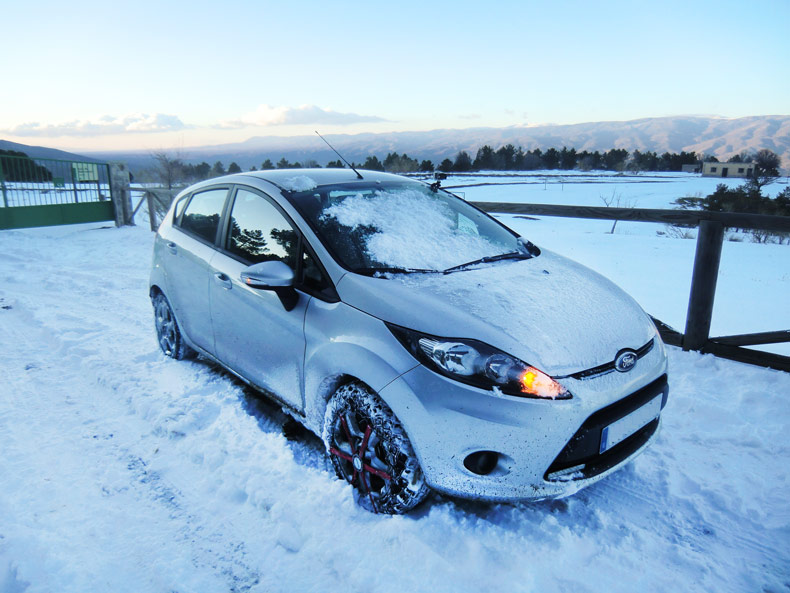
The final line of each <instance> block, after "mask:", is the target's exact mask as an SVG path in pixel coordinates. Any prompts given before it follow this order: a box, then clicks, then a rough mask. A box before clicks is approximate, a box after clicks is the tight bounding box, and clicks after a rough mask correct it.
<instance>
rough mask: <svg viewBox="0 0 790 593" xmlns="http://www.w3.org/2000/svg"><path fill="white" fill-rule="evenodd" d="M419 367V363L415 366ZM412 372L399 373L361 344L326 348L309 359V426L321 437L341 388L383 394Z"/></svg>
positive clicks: (399, 371)
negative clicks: (326, 416)
mask: <svg viewBox="0 0 790 593" xmlns="http://www.w3.org/2000/svg"><path fill="white" fill-rule="evenodd" d="M417 364H418V363H417V362H416V361H415V363H414V366H416V365H417ZM409 368H413V366H410V367H408V368H405V369H401V370H399V369H398V368H396V367H394V366H393V365H392V364H390V363H389V362H388V361H386V360H385V359H384V358H382V357H381V356H379V355H377V354H375V353H373V352H372V351H370V350H369V349H367V348H364V347H362V346H360V345H358V344H354V343H350V342H341V343H337V342H335V343H330V344H326V345H325V346H323V347H322V348H319V349H318V350H317V351H315V352H314V353H313V354H312V355H311V356H308V357H306V358H305V367H304V369H305V370H304V389H305V424H306V425H307V427H308V428H309V429H310V430H312V431H313V432H315V433H316V434H318V435H320V434H321V432H322V431H323V424H324V414H325V412H326V406H327V403H328V401H329V399H330V398H331V397H332V395H334V393H335V392H336V391H337V390H338V389H339V388H340V387H342V386H343V385H346V384H348V383H360V384H362V385H364V386H365V387H367V388H368V389H370V390H371V391H373V392H374V393H376V394H380V391H381V390H382V389H383V388H384V387H385V386H386V385H388V384H389V383H391V382H392V381H394V380H395V379H397V378H398V377H399V376H400V375H402V374H403V373H404V372H406V371H408V370H409ZM379 397H381V396H380V395H379ZM382 399H384V398H382ZM385 403H386V401H385ZM388 405H389V404H388Z"/></svg>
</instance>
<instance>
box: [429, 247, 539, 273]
mask: <svg viewBox="0 0 790 593" xmlns="http://www.w3.org/2000/svg"><path fill="white" fill-rule="evenodd" d="M532 257H534V256H532V255H531V254H529V253H524V252H523V251H508V252H507V253H500V254H499V255H487V256H485V257H481V258H480V259H475V260H472V261H468V262H466V263H465V264H459V265H457V266H453V267H452V268H447V269H446V270H443V271H442V273H443V274H449V273H451V272H457V271H458V270H463V269H464V268H468V267H469V266H474V265H477V264H487V263H489V262H494V261H501V260H503V259H532Z"/></svg>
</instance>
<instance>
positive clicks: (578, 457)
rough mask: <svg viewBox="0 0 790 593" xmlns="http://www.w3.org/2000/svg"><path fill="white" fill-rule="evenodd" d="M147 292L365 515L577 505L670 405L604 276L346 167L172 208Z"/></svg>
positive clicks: (190, 347)
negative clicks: (545, 501)
mask: <svg viewBox="0 0 790 593" xmlns="http://www.w3.org/2000/svg"><path fill="white" fill-rule="evenodd" d="M150 295H151V299H152V301H153V305H154V311H155V322H156V332H157V337H158V340H159V344H160V346H161V348H162V350H163V351H164V352H165V354H167V355H169V356H172V357H174V358H177V359H182V358H186V357H188V356H190V355H194V354H195V353H199V354H200V355H202V356H204V357H206V358H208V359H211V360H213V361H215V362H217V363H219V364H220V365H222V366H223V367H225V368H227V369H228V370H229V371H230V372H232V373H233V374H234V375H237V376H238V377H239V378H241V379H242V380H244V381H245V382H247V383H249V384H250V385H252V386H254V387H255V388H257V389H259V390H260V391H262V392H264V393H265V394H266V395H268V396H269V397H271V398H272V399H274V400H276V402H278V403H279V404H280V405H281V406H282V407H283V409H284V410H285V411H286V412H287V413H289V414H290V415H291V416H293V417H294V418H295V419H297V420H298V421H299V422H301V423H302V424H303V425H304V426H306V427H307V428H308V429H310V430H311V431H313V432H314V433H315V434H317V435H319V436H320V437H321V438H322V439H323V441H324V443H325V445H326V449H327V451H328V454H329V456H330V458H331V459H332V462H333V465H334V467H335V469H336V471H337V474H338V476H339V477H340V478H342V479H344V480H346V481H347V482H348V483H349V484H351V486H352V487H353V489H354V492H355V495H356V498H357V500H358V502H359V503H360V504H361V505H362V506H364V507H365V508H367V509H369V510H371V511H373V512H380V513H404V512H407V511H409V510H410V509H412V508H414V507H415V506H416V505H417V504H419V503H420V502H421V501H422V500H423V499H424V498H425V497H426V495H427V494H428V492H429V490H430V489H434V490H437V491H440V492H444V493H447V494H451V495H454V496H460V497H467V498H476V499H484V500H503V501H504V500H518V499H541V498H549V497H558V496H565V495H568V494H571V493H573V492H575V491H577V490H578V489H580V488H582V487H584V486H587V485H589V484H592V483H593V482H595V481H597V480H600V479H601V478H603V477H604V476H606V475H608V474H609V473H611V472H613V471H615V470H616V469H617V468H619V467H621V466H622V465H623V464H624V463H626V462H627V461H628V460H629V459H631V458H633V457H634V456H635V455H637V454H638V453H639V452H641V451H642V450H643V449H644V448H645V447H646V446H647V445H648V444H649V443H650V442H651V441H652V440H653V439H654V438H655V435H656V433H657V430H658V426H659V420H660V414H661V410H662V408H663V407H664V405H665V404H666V400H667V393H668V388H667V374H666V373H667V360H666V354H665V351H664V345H663V343H662V342H661V339H660V337H659V335H658V333H657V331H656V328H655V326H654V324H653V323H652V321H651V319H650V318H649V317H648V316H647V315H646V314H645V313H644V312H643V311H642V309H641V308H640V307H639V306H638V305H637V304H636V302H635V301H634V300H633V299H632V298H631V297H629V296H628V295H627V294H625V293H624V292H623V291H622V290H620V289H619V288H617V287H616V286H615V285H614V284H612V283H611V282H610V281H608V280H607V279H605V278H603V277H602V276H600V275H598V274H596V273H595V272H593V271H591V270H589V269H587V268H585V267H583V266H580V265H579V264H576V263H574V262H572V261H570V260H568V259H566V258H564V257H561V256H559V255H557V254H555V253H552V252H550V251H548V250H545V249H539V248H538V247H536V246H535V245H533V244H532V243H531V242H529V241H528V240H526V239H524V238H523V237H519V236H518V235H517V234H516V233H514V232H513V231H512V230H510V229H508V228H507V227H506V226H504V225H502V224H501V223H500V222H498V221H497V220H495V219H494V218H492V217H490V216H488V215H487V214H485V213H483V212H482V211H480V210H478V209H477V208H475V207H473V206H471V205H470V204H468V203H467V202H465V201H464V200H462V199H460V198H458V197H456V196H454V195H451V194H449V193H447V192H445V191H443V190H442V189H440V188H439V187H438V184H434V185H428V184H425V183H422V182H419V181H415V180H411V179H407V178H404V177H400V176H396V175H390V174H386V173H379V172H373V171H360V172H359V173H357V172H356V171H352V170H349V169H315V170H313V169H308V170H293V169H289V170H278V171H259V172H251V173H241V174H237V175H230V176H227V177H221V178H217V179H211V180H209V181H205V182H203V183H199V184H197V185H194V186H192V187H190V188H188V189H186V190H185V191H183V192H182V193H181V194H179V195H178V196H177V198H176V199H175V200H174V202H173V205H172V207H171V208H170V211H169V212H168V214H167V216H166V218H165V220H164V222H163V223H162V225H161V226H160V228H159V231H158V233H157V236H156V241H155V244H154V257H153V268H152V272H151V281H150Z"/></svg>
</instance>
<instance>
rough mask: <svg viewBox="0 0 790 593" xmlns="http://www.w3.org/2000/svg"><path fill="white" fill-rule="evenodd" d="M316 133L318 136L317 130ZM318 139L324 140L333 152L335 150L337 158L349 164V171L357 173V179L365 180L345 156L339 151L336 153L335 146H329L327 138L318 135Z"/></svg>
mask: <svg viewBox="0 0 790 593" xmlns="http://www.w3.org/2000/svg"><path fill="white" fill-rule="evenodd" d="M315 133H316V134H318V130H316V131H315ZM318 137H319V138H321V140H323V141H324V142H326V145H327V146H328V147H329V148H331V149H332V150H334V152H335V154H336V155H337V156H339V157H340V160H342V161H343V162H344V163H345V164H347V165H348V168H349V169H351V170H352V171H353V172H354V173H356V174H357V179H364V177H362V175H360V174H359V171H357V170H356V169H355V168H354V167H353V165H352V164H351V163H349V162H348V161H347V160H346V159H344V158H343V155H342V154H340V153H339V152H338V151H336V150H335V147H334V146H332V145H331V144H329V142H328V141H327V139H326V138H324V137H323V136H322V135H321V134H318Z"/></svg>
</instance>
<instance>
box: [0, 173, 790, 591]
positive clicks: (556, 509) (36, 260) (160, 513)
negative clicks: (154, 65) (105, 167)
mask: <svg viewBox="0 0 790 593" xmlns="http://www.w3.org/2000/svg"><path fill="white" fill-rule="evenodd" d="M514 187H517V186H514ZM498 189H499V191H500V194H498V197H490V198H488V199H497V200H499V199H502V193H501V192H505V191H507V190H506V189H505V186H503V187H500V188H498ZM474 191H477V190H474ZM481 191H483V190H482V189H481ZM537 191H546V192H548V191H549V190H548V189H547V190H542V189H539V190H537ZM558 191H560V192H562V191H563V190H561V189H560V190H558ZM564 191H568V186H567V185H566V188H565V190H564ZM470 193H471V192H468V193H467V198H468V199H483V198H481V197H478V196H472V195H470ZM596 197H597V196H596ZM513 199H514V201H515V200H516V199H518V200H520V201H538V200H537V199H535V200H533V199H531V198H529V199H523V196H522V195H521V194H518V196H517V198H516V197H514V198H513ZM503 201H504V200H503ZM563 203H573V201H570V200H563ZM577 203H578V202H577ZM639 205H640V206H645V207H661V206H657V205H655V204H652V203H642V202H640V204H639ZM141 222H142V221H141ZM506 222H507V223H508V224H512V225H513V226H514V227H515V228H516V229H517V230H519V231H521V232H522V233H524V234H526V235H527V236H528V237H530V238H531V239H533V240H534V241H535V242H536V243H538V244H539V245H542V246H546V247H549V248H551V249H554V250H556V251H559V252H560V253H562V254H564V255H568V256H570V257H572V258H574V259H577V260H579V261H582V262H583V263H587V264H589V265H591V266H593V267H594V268H596V269H597V270H599V271H601V272H603V273H604V274H606V275H608V276H609V277H611V278H612V279H613V280H615V281H616V282H617V283H619V284H621V285H622V286H624V287H625V288H626V289H627V290H628V291H629V292H631V293H632V294H633V295H634V296H635V297H636V298H637V300H639V301H640V302H641V303H642V305H643V306H644V307H645V308H646V309H647V310H648V311H650V312H652V313H654V314H655V315H657V316H659V317H662V315H663V316H664V317H666V320H667V321H669V322H673V323H674V324H676V325H678V326H680V327H682V322H678V321H676V320H675V319H674V318H673V317H672V315H674V314H675V312H676V311H677V310H678V308H680V309H681V310H682V314H683V315H685V302H686V299H687V295H688V282H689V279H690V273H691V266H692V260H693V251H694V242H693V241H688V240H683V239H671V238H663V237H656V236H647V234H643V233H640V234H631V233H626V232H623V233H622V234H621V233H616V234H614V235H609V234H607V233H606V231H608V228H605V229H603V230H601V229H597V228H590V227H585V226H581V227H579V226H576V227H574V226H573V224H574V223H575V222H577V221H565V220H562V219H549V218H544V219H542V220H539V221H534V220H526V219H519V218H515V217H506ZM606 224H607V223H603V225H604V226H606ZM97 226H98V225H78V226H72V227H58V228H44V229H29V230H18V231H3V232H0V254H2V255H0V352H2V358H3V365H2V369H3V373H2V375H3V377H2V381H3V383H2V388H0V452H2V454H0V592H1V593H11V592H13V593H18V592H22V591H25V592H28V593H34V592H36V593H37V592H52V591H57V592H59V593H66V592H85V591H113V592H125V591H129V592H132V591H133V592H135V593H145V592H151V593H154V592H169V591H178V592H180V593H186V592H200V593H204V592H214V591H217V592H227V591H256V592H257V591H261V592H263V591H267V592H269V591H317V592H319V591H320V592H326V591H362V592H366V591H377V592H378V591H383V592H389V591H398V592H403V591H448V592H451V591H452V592H458V591H499V590H510V591H536V592H538V591H539V592H552V591H574V592H577V591H579V592H584V591H589V592H600V591H612V592H618V591H623V592H630V591H668V590H671V591H674V590H679V591H717V592H730V591H731V592H744V591H766V592H768V591H770V592H772V593H777V592H779V591H790V576H789V575H790V505H788V502H787V492H788V488H790V463H789V461H790V434H788V432H787V430H786V427H787V426H788V423H790V406H788V405H787V394H788V393H790V374H787V373H781V372H776V371H769V370H764V369H759V368H755V367H751V366H748V365H742V364H738V363H733V362H728V361H724V360H720V359H716V358H714V357H712V356H701V355H698V354H695V353H683V352H680V351H678V350H676V349H672V348H670V349H669V354H670V365H671V368H670V389H671V391H670V399H669V403H668V405H667V408H666V409H665V411H664V414H663V427H662V430H661V432H660V434H659V437H658V439H657V441H656V443H655V445H654V446H653V447H652V448H650V449H649V450H648V451H647V452H645V453H644V454H643V455H642V456H641V457H639V458H637V459H636V460H635V461H634V462H633V463H631V464H629V465H628V466H627V467H626V468H625V469H623V470H622V471H620V472H618V473H616V474H614V475H613V476H611V477H609V478H607V479H605V480H603V481H602V482H600V483H598V484H596V485H594V486H592V487H590V488H588V489H586V490H583V491H582V492H580V493H578V494H576V495H574V496H572V497H570V498H567V499H564V500H558V501H547V502H539V503H533V504H517V505H488V504H480V503H474V502H468V501H460V500H452V499H448V498H444V497H439V496H435V497H433V498H432V499H430V500H429V501H428V503H427V504H425V505H424V506H423V507H420V509H419V510H418V512H417V513H415V514H413V515H411V516H408V517H382V516H376V515H371V514H369V513H368V512H366V511H364V510H362V509H359V508H357V507H356V505H355V504H354V502H353V499H352V496H351V492H350V489H349V488H347V487H346V486H345V485H344V484H343V483H342V482H340V481H339V480H336V479H335V477H334V474H333V472H332V471H331V470H330V468H329V464H328V461H327V459H326V457H325V455H324V453H323V449H322V446H321V443H320V442H319V441H318V440H317V439H316V438H315V437H312V436H308V435H304V436H301V437H297V438H295V439H292V440H288V439H286V438H285V437H284V436H283V435H282V433H281V425H282V423H283V421H284V416H283V415H282V413H281V412H279V411H278V410H277V409H276V407H274V406H272V405H270V404H268V403H267V402H265V401H263V400H260V399H258V398H257V397H256V396H255V394H254V393H252V392H250V391H249V390H248V389H246V388H245V387H243V386H241V385H240V384H239V383H238V382H236V381H234V380H233V379H231V378H230V377H229V376H227V375H226V374H224V373H223V372H221V371H219V370H218V369H216V368H214V367H213V366H211V365H209V364H207V363H206V362H202V361H192V362H176V361H173V360H170V359H167V358H165V357H164V356H163V355H162V354H160V352H159V350H158V347H157V344H156V340H155V338H154V332H153V319H152V313H151V308H150V304H149V301H148V296H147V276H148V266H149V263H150V256H151V245H152V239H153V235H152V233H151V232H150V231H148V230H147V228H146V226H145V225H143V224H141V225H140V226H138V227H135V228H122V229H115V228H97ZM620 228H621V226H620V225H619V224H618V231H620ZM648 234H650V233H648ZM789 249H790V248H788V247H786V246H771V245H768V246H766V245H755V244H750V243H727V244H726V245H725V252H724V257H723V261H722V280H721V284H720V289H719V293H718V295H717V296H718V300H717V309H716V312H715V317H714V331H716V324H717V323H721V324H722V328H721V329H722V333H729V332H730V331H741V330H743V331H760V330H763V329H782V328H785V327H790V323H788V307H787V304H788V299H787V295H788V294H790V290H788V288H789V287H790V251H789ZM744 295H745V296H744ZM751 297H755V298H756V297H759V299H758V300H757V301H756V302H755V301H752V300H749V299H750V298H751ZM742 316H745V317H747V318H748V319H749V326H748V327H743V328H742V327H740V326H739V325H738V322H739V319H740V317H742ZM717 317H718V319H719V320H720V321H717Z"/></svg>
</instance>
